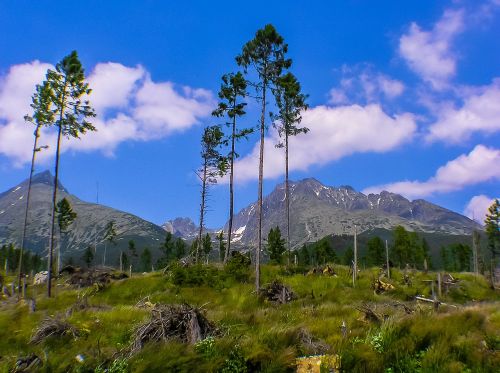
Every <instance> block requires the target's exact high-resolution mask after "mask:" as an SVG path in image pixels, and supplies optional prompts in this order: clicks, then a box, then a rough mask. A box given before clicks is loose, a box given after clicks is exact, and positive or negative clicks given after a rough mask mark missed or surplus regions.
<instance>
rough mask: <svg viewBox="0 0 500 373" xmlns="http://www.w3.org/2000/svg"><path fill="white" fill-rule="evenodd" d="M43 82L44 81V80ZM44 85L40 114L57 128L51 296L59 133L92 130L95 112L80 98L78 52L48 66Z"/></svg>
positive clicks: (84, 90) (83, 87)
mask: <svg viewBox="0 0 500 373" xmlns="http://www.w3.org/2000/svg"><path fill="white" fill-rule="evenodd" d="M44 84H45V83H44ZM46 84H48V85H49V88H48V89H49V90H50V105H49V106H48V107H47V108H46V109H45V110H46V111H45V112H44V114H43V115H46V117H47V118H50V117H52V116H53V118H54V121H53V122H52V125H54V126H56V127H57V147H56V159H55V175H54V189H53V193H52V218H51V229H50V245H49V263H48V265H49V268H48V276H47V295H48V296H49V297H50V296H51V285H52V261H53V253H54V236H55V219H56V203H57V186H58V182H59V158H60V150H61V139H62V137H63V136H65V137H67V138H70V137H73V138H79V137H80V135H81V134H84V133H85V132H87V131H95V127H94V126H93V125H92V124H91V123H90V122H89V121H88V118H92V117H95V112H94V110H93V109H92V107H91V106H90V104H89V101H87V100H85V99H84V98H85V97H86V96H87V95H89V94H90V92H91V90H90V88H89V85H88V84H87V83H86V82H85V74H84V70H83V67H82V64H81V62H80V60H79V59H78V54H77V53H76V51H73V52H71V53H70V54H69V55H68V56H66V57H64V58H63V59H62V61H61V62H59V63H58V64H57V65H56V68H55V70H51V69H49V70H48V71H47V76H46Z"/></svg>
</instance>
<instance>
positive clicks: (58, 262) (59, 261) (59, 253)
mask: <svg viewBox="0 0 500 373" xmlns="http://www.w3.org/2000/svg"><path fill="white" fill-rule="evenodd" d="M61 245H62V237H59V242H58V244H57V266H56V268H57V274H59V272H61Z"/></svg>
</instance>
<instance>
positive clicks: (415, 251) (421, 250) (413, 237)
mask: <svg viewBox="0 0 500 373" xmlns="http://www.w3.org/2000/svg"><path fill="white" fill-rule="evenodd" d="M393 236H394V245H393V247H392V252H391V259H392V260H394V261H395V263H396V265H398V266H399V267H400V268H402V267H404V266H406V265H407V264H409V265H410V264H411V265H412V266H413V267H415V268H420V269H422V268H423V267H424V260H427V263H429V262H430V257H429V246H428V245H427V242H426V241H422V242H420V241H419V238H418V235H417V233H416V232H408V231H407V230H406V229H405V227H403V226H401V225H398V226H397V227H396V228H394V233H393Z"/></svg>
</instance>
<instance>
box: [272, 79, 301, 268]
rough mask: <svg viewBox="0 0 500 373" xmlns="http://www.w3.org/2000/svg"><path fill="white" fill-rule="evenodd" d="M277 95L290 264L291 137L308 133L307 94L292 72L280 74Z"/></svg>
mask: <svg viewBox="0 0 500 373" xmlns="http://www.w3.org/2000/svg"><path fill="white" fill-rule="evenodd" d="M273 92H274V95H275V97H276V106H277V107H278V114H277V115H272V118H273V120H274V121H275V122H274V125H275V127H276V129H277V130H278V134H279V136H280V137H281V138H282V139H283V141H281V142H279V143H278V144H277V145H276V146H277V147H278V148H285V214H286V244H287V251H288V259H287V260H288V264H290V187H289V183H288V159H289V158H288V154H289V150H290V147H289V141H288V140H289V137H290V136H296V135H298V134H299V133H307V132H308V131H309V129H308V128H306V127H299V126H298V124H300V122H301V121H302V111H304V110H307V104H306V102H305V101H306V98H307V96H306V95H305V94H303V93H302V92H301V88H300V83H299V82H298V80H297V78H296V77H295V76H294V75H293V74H292V73H290V72H289V73H286V74H285V75H283V76H280V77H279V78H278V80H277V84H276V85H275V88H274V89H273Z"/></svg>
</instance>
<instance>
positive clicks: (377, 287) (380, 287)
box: [372, 278, 394, 294]
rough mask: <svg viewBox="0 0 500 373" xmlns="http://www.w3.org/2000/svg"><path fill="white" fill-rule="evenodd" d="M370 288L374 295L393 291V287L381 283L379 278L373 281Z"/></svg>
mask: <svg viewBox="0 0 500 373" xmlns="http://www.w3.org/2000/svg"><path fill="white" fill-rule="evenodd" d="M372 288H373V290H374V291H375V294H382V293H384V292H386V291H388V290H394V285H392V284H390V283H388V282H384V281H382V280H381V279H380V278H378V279H376V280H375V281H373V284H372Z"/></svg>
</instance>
